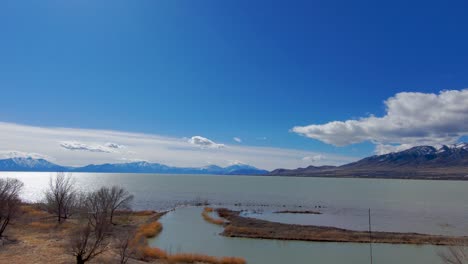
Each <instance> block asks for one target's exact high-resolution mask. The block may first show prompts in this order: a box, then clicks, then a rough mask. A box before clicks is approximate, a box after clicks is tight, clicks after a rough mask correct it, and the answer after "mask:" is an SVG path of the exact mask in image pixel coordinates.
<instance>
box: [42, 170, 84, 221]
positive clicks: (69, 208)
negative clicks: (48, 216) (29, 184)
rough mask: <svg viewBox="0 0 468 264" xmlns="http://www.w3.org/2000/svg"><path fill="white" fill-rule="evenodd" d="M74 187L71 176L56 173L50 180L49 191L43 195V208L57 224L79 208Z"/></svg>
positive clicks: (78, 199)
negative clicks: (54, 218)
mask: <svg viewBox="0 0 468 264" xmlns="http://www.w3.org/2000/svg"><path fill="white" fill-rule="evenodd" d="M74 185H75V181H74V178H73V177H72V175H71V174H67V175H65V174H64V173H57V176H56V177H55V179H54V178H52V177H51V178H50V181H49V189H48V190H46V193H45V206H46V209H47V211H49V212H50V213H52V214H54V215H55V216H56V217H57V221H58V222H59V223H61V222H62V221H63V220H66V219H67V218H69V217H70V216H71V215H72V214H73V213H75V212H76V210H77V209H78V207H79V201H80V197H79V195H78V193H77V192H76V190H75V186H74Z"/></svg>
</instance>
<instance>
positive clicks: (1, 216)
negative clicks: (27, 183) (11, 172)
mask: <svg viewBox="0 0 468 264" xmlns="http://www.w3.org/2000/svg"><path fill="white" fill-rule="evenodd" d="M23 186H24V184H23V183H22V182H21V181H19V180H17V179H12V178H6V179H0V237H1V236H2V235H3V232H5V229H6V228H7V226H8V224H9V223H10V221H11V220H12V218H14V217H15V216H16V214H17V212H18V211H19V207H20V204H21V201H20V198H19V193H20V192H21V190H22V189H23Z"/></svg>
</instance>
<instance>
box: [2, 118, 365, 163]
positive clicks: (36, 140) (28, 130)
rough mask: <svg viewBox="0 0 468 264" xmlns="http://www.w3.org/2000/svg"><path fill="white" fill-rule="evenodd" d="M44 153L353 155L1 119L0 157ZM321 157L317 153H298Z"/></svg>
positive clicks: (86, 159)
mask: <svg viewBox="0 0 468 264" xmlns="http://www.w3.org/2000/svg"><path fill="white" fill-rule="evenodd" d="M15 156H21V157H33V158H38V157H40V158H44V159H46V160H51V161H54V162H55V163H57V164H61V165H65V166H82V165H87V164H102V163H119V162H130V161H135V160H145V161H149V162H157V163H162V164H167V165H170V166H177V167H201V166H206V165H212V164H216V165H219V166H228V165H231V164H233V163H243V164H249V165H252V166H255V167H258V168H262V169H268V170H270V169H276V168H279V167H283V168H297V167H301V166H308V165H310V164H311V163H312V164H314V165H324V164H332V165H339V164H344V163H348V162H351V161H355V160H357V158H356V157H347V156H340V155H333V154H327V153H318V152H313V151H303V150H294V149H284V148H272V147H254V146H244V145H238V144H234V145H225V144H221V143H217V142H215V141H213V140H211V139H208V138H205V137H202V136H193V137H191V138H174V137H163V136H159V135H153V134H141V133H127V132H120V131H111V130H91V129H75V128H56V127H37V126H27V125H19V124H13V123H2V122H0V158H10V157H15ZM304 157H321V158H320V159H303V158H304Z"/></svg>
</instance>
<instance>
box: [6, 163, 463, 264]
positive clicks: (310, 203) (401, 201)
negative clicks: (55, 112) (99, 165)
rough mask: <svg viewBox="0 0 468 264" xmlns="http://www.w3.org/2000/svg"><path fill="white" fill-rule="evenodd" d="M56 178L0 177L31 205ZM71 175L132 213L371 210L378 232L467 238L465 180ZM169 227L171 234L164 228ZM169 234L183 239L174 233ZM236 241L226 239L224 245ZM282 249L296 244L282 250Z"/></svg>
mask: <svg viewBox="0 0 468 264" xmlns="http://www.w3.org/2000/svg"><path fill="white" fill-rule="evenodd" d="M54 175H55V174H54V173H36V172H34V173H29V172H0V177H15V178H18V179H20V180H22V181H23V182H24V183H25V189H24V192H23V194H22V197H23V198H24V199H25V200H28V201H39V200H40V199H42V197H43V193H44V189H45V188H46V187H47V184H48V180H49V177H51V176H54ZM74 176H75V178H76V182H77V187H78V188H79V189H81V190H84V191H90V190H94V189H96V188H98V187H100V186H102V185H121V186H124V187H126V188H127V189H128V190H129V191H130V192H132V193H133V194H134V195H135V203H134V208H135V209H155V210H164V209H170V208H173V207H176V206H180V205H190V204H196V203H198V202H201V201H208V202H209V203H211V204H214V205H216V206H226V207H230V208H234V209H236V210H246V211H245V212H244V214H247V215H250V216H254V217H258V218H262V219H267V220H272V221H278V222H286V223H297V224H316V225H324V226H337V227H344V228H349V229H355V230H361V229H363V230H365V229H366V228H367V219H368V218H367V217H368V215H367V210H368V208H371V212H372V222H373V224H372V228H373V230H382V231H396V232H407V231H411V232H419V233H430V234H443V235H468V221H466V219H468V192H467V191H466V190H468V182H462V181H425V180H384V179H339V178H303V177H276V176H274V177H266V176H265V177H264V176H262V177H258V176H218V175H155V174H99V173H75V174H74ZM277 210H318V211H320V212H321V213H322V214H321V215H290V214H286V215H282V214H274V213H273V212H274V211H277ZM189 211H190V210H189ZM176 212H178V210H177V211H176ZM170 215H172V214H170ZM171 217H172V216H167V218H166V217H165V218H163V221H169V220H166V219H171ZM172 218H176V216H174V217H172ZM169 222H170V221H169ZM169 222H167V225H168V228H170V224H169ZM210 228H214V229H212V230H211V233H213V234H214V233H217V232H218V230H217V229H216V227H210ZM164 229H165V230H166V227H164ZM164 236H165V235H162V237H164ZM170 236H173V237H175V238H177V239H179V238H182V237H181V236H179V235H177V234H173V235H172V234H171V235H170ZM158 239H159V238H158ZM216 239H218V238H216ZM221 239H226V238H221ZM238 240H239V239H232V238H229V239H228V240H227V241H238ZM184 241H193V239H191V238H190V234H189V235H188V237H187V238H186V239H185V240H184ZM184 241H180V242H179V244H174V245H172V244H171V246H173V247H174V248H175V249H177V248H178V247H180V248H181V249H184V250H185V249H186V247H187V246H186V244H187V243H185V242H184ZM240 241H243V242H242V244H247V243H254V244H255V245H256V246H258V245H259V244H261V245H264V247H265V248H266V249H265V250H268V251H269V250H278V248H282V247H283V248H286V250H282V251H280V252H282V254H286V255H287V254H288V253H287V252H295V250H301V249H300V248H303V249H302V250H304V252H306V251H307V252H308V251H311V252H316V253H321V252H323V254H325V252H330V254H331V255H333V254H332V253H333V252H335V253H336V252H348V253H346V254H345V255H343V257H345V259H346V258H347V257H348V256H351V255H356V256H365V254H366V251H365V247H364V248H363V246H364V245H356V244H352V243H347V244H336V243H312V242H277V241H263V240H262V241H261V242H258V240H255V239H250V240H248V241H250V242H247V240H246V239H241V240H240ZM255 241H257V242H255ZM171 243H172V242H171ZM184 243H185V244H184ZM207 243H208V242H207ZM209 243H211V242H209ZM223 243H224V242H223ZM226 243H227V244H226V245H227V246H226V248H227V249H226V250H229V249H228V248H230V247H231V246H232V247H234V246H233V245H231V243H238V244H239V242H226ZM285 243H286V244H287V245H294V246H285ZM291 243H292V244H291ZM188 244H193V243H188ZM215 244H216V243H215ZM273 245H277V246H273ZM311 245H313V246H311ZM166 246H169V245H166ZM293 248H294V249H293ZM312 248H313V249H312ZM434 248H435V247H431V246H424V247H418V246H405V245H378V246H377V248H376V251H377V252H378V251H379V250H381V251H382V252H384V253H382V254H383V255H386V254H388V256H393V255H394V254H401V255H402V256H408V255H410V256H413V257H417V256H420V255H424V256H426V257H427V256H430V259H432V260H433V261H435V262H433V263H438V262H436V261H437V256H436V250H434ZM188 249H190V248H188ZM237 251H238V250H236V252H237ZM219 252H223V251H219ZM385 252H387V253H385ZM245 254H247V253H245ZM304 254H306V253H304ZM241 255H242V254H241ZM330 258H331V257H330ZM336 258H338V260H337V261H335V262H333V261H331V262H326V261H321V262H320V263H343V262H340V261H339V259H340V257H338V256H337V257H336ZM331 259H333V258H331ZM409 259H411V258H409ZM411 260H412V261H411V262H408V263H432V262H427V259H422V260H421V261H422V262H421V261H419V260H417V259H411ZM405 262H406V261H404V262H399V263H405ZM249 263H250V262H249ZM298 263H299V262H298ZM379 263H383V262H379ZM392 263H395V262H392Z"/></svg>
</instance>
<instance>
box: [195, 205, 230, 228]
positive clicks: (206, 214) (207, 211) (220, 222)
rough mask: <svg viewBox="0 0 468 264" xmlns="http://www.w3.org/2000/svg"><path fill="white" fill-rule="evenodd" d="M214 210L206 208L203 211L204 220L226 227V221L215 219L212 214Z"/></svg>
mask: <svg viewBox="0 0 468 264" xmlns="http://www.w3.org/2000/svg"><path fill="white" fill-rule="evenodd" d="M213 211H214V209H213V208H211V207H205V208H204V209H203V212H202V214H201V215H202V217H203V219H205V221H207V222H208V223H212V224H215V225H224V223H225V221H224V220H223V219H219V218H218V219H216V218H213V217H212V216H211V215H210V213H211V212H213Z"/></svg>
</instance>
